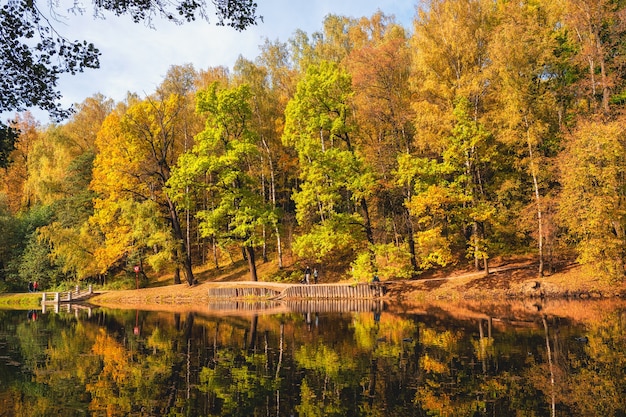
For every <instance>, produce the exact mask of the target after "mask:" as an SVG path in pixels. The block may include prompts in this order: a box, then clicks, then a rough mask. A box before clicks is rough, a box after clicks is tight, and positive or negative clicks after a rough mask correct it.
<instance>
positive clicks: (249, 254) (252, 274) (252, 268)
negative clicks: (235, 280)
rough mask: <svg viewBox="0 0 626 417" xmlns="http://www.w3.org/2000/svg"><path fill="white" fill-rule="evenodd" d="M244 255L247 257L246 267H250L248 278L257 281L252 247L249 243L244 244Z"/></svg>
mask: <svg viewBox="0 0 626 417" xmlns="http://www.w3.org/2000/svg"><path fill="white" fill-rule="evenodd" d="M244 249H245V251H246V255H247V256H246V257H247V258H248V267H249V268H250V279H251V280H252V281H258V280H259V279H258V277H257V274H256V262H255V260H254V248H253V247H252V246H250V245H246V246H245V248H244Z"/></svg>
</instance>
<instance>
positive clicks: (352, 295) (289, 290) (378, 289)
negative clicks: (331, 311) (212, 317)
mask: <svg viewBox="0 0 626 417" xmlns="http://www.w3.org/2000/svg"><path fill="white" fill-rule="evenodd" d="M384 294H385V286H384V284H382V283H375V284H365V283H361V284H317V285H303V284H294V285H290V286H288V287H286V288H285V289H283V290H282V291H280V290H277V289H273V288H266V287H262V286H258V285H255V286H245V284H242V286H230V287H215V288H209V289H208V296H209V298H210V299H229V300H241V299H254V298H264V299H269V300H300V299H305V300H310V299H314V300H342V299H373V298H379V297H382V296H383V295H384Z"/></svg>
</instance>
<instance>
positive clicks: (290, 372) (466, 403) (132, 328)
mask: <svg viewBox="0 0 626 417" xmlns="http://www.w3.org/2000/svg"><path fill="white" fill-rule="evenodd" d="M13 320H15V319H13ZM42 320H45V325H44V324H43V323H42ZM529 324H530V325H529V326H528V327H526V328H517V329H515V331H510V329H508V331H505V330H507V326H505V325H503V324H502V323H499V324H498V326H495V327H494V324H493V323H492V321H491V320H490V319H488V318H486V319H472V320H465V321H463V320H454V321H452V320H448V319H446V318H445V317H444V318H442V317H432V316H426V315H425V316H413V317H408V316H404V317H400V316H395V315H388V314H383V315H382V316H378V315H373V314H355V315H353V314H348V313H346V314H333V315H309V316H306V315H296V314H290V315H283V316H250V317H220V318H207V317H202V316H195V315H193V314H184V315H172V314H164V313H159V314H156V313H151V314H148V313H141V312H135V311H129V312H104V311H101V312H100V313H98V314H96V315H94V316H93V317H92V318H91V319H90V320H76V319H75V318H67V317H63V316H56V315H46V317H44V318H40V320H39V321H37V322H33V321H21V322H16V324H14V325H13V327H11V326H10V324H9V323H8V322H5V323H4V324H3V325H2V328H1V329H2V332H1V333H0V335H2V338H3V339H1V341H2V342H4V343H15V345H16V346H19V355H20V357H19V362H20V364H21V366H22V368H23V371H24V375H31V376H32V378H29V377H26V378H22V379H19V378H15V377H14V376H11V377H8V375H13V374H9V373H8V372H7V371H6V369H5V368H6V366H5V365H3V366H0V375H2V376H3V379H2V380H3V388H4V389H3V390H2V391H3V394H2V397H1V398H2V401H3V402H2V405H3V408H4V409H6V410H9V409H10V410H11V411H5V413H7V414H6V415H56V414H63V415H67V416H73V415H94V416H97V415H109V416H129V415H178V414H180V415H204V416H210V415H225V416H250V415H258V414H264V415H276V416H282V415H292V414H294V415H301V416H318V415H319V416H321V415H327V416H332V415H337V416H339V415H342V416H344V415H346V416H347V415H354V416H379V415H380V416H383V415H394V416H414V415H415V416H422V415H441V416H443V415H454V416H481V415H485V416H486V415H512V414H516V413H517V415H545V416H549V415H559V416H563V415H603V416H618V415H624V412H625V410H626V404H625V403H624V402H625V401H626V400H625V398H626V395H625V394H626V393H624V389H625V388H624V387H626V371H625V369H626V366H625V365H626V363H625V359H624V352H625V351H626V346H625V344H626V334H625V332H626V330H625V329H624V316H623V315H622V314H621V313H617V312H616V313H613V314H606V315H605V317H604V318H603V320H601V321H598V322H595V323H593V324H589V325H587V326H586V327H585V328H584V329H582V330H584V332H583V333H581V332H580V331H576V329H573V327H572V325H571V324H570V323H566V322H564V321H562V320H559V319H556V318H552V317H548V316H544V317H542V316H537V317H536V320H535V322H534V323H529ZM5 339H6V342H5ZM15 361H18V359H16V360H15ZM5 375H6V376H7V377H5ZM7 407H10V408H7ZM20 410H21V411H20ZM24 410H28V412H26V411H24ZM261 410H262V411H261ZM0 415H4V414H1V413H0Z"/></svg>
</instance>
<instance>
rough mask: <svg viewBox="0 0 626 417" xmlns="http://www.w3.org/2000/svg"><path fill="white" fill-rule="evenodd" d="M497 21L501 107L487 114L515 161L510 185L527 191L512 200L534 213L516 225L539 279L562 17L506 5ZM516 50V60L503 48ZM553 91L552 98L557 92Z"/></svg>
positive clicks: (547, 6) (549, 7) (540, 6)
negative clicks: (534, 254) (524, 233)
mask: <svg viewBox="0 0 626 417" xmlns="http://www.w3.org/2000/svg"><path fill="white" fill-rule="evenodd" d="M498 16H499V22H498V25H497V29H496V30H495V33H494V36H493V38H492V43H491V45H490V57H491V61H492V65H491V71H492V72H493V80H494V85H496V88H495V89H494V90H495V91H494V92H493V96H494V99H495V101H496V102H497V103H498V104H499V105H498V106H497V107H496V108H495V109H494V111H493V112H492V113H491V118H492V120H493V123H494V125H495V126H497V127H498V139H499V141H500V142H501V143H503V144H504V146H506V148H507V149H509V150H510V152H513V153H514V155H515V157H516V162H515V163H514V164H511V165H513V166H514V167H515V168H516V174H513V175H510V179H509V183H517V184H520V185H521V187H511V188H521V189H522V190H525V191H524V192H523V194H522V195H519V196H517V198H515V200H516V201H515V203H513V205H516V204H520V205H524V206H525V207H524V208H523V209H521V210H520V211H522V213H523V212H530V213H532V215H530V216H524V215H517V216H515V217H517V218H519V219H521V221H520V223H518V224H517V225H516V227H517V228H518V229H521V230H524V229H526V230H528V229H530V230H533V229H534V231H533V232H532V233H531V234H532V236H534V237H535V240H536V242H537V251H538V258H539V268H538V274H539V276H543V274H544V264H545V262H544V260H545V259H546V253H547V251H546V246H547V243H548V242H547V238H548V237H549V233H548V230H550V227H549V226H550V224H549V218H550V216H548V214H549V213H550V212H551V210H550V208H551V207H550V206H549V204H548V202H549V199H548V198H545V194H547V193H548V192H549V181H551V180H552V181H554V175H553V174H554V173H553V172H550V171H551V169H550V167H551V166H552V165H553V164H551V163H550V160H549V159H548V158H549V157H551V156H554V154H555V153H556V151H555V149H556V146H557V144H558V137H559V135H558V128H559V126H558V111H559V108H558V103H557V100H558V98H559V97H558V89H557V88H556V87H557V83H558V82H559V78H560V77H559V76H558V71H557V68H558V66H559V65H560V64H561V61H562V60H561V59H559V58H558V57H557V56H556V53H555V51H557V50H558V45H557V36H556V35H558V30H555V28H558V27H559V26H558V24H557V22H558V20H559V18H560V17H561V16H562V13H561V11H560V10H559V6H558V3H556V4H555V3H554V2H543V3H542V2H520V3H515V2H508V3H503V4H502V5H501V6H500V9H499V13H498ZM510 49H512V50H516V51H519V53H516V54H515V55H514V56H512V55H511V54H509V53H508V52H507V50H510ZM555 93H556V94H555ZM528 217H531V218H532V219H533V220H534V222H535V226H534V227H533V226H532V225H530V226H527V225H526V224H525V222H524V219H526V218H528Z"/></svg>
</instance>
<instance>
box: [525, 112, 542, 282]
mask: <svg viewBox="0 0 626 417" xmlns="http://www.w3.org/2000/svg"><path fill="white" fill-rule="evenodd" d="M526 126H527V128H528V127H529V126H528V121H527V122H526ZM526 135H527V139H528V140H527V142H528V156H529V158H530V174H531V175H532V178H533V189H534V194H535V204H536V206H537V233H538V234H539V236H538V238H537V246H538V248H537V249H538V250H539V271H538V274H539V277H543V272H544V253H543V212H542V209H541V196H540V195H539V182H538V181H537V172H536V171H537V170H536V168H535V162H534V153H533V146H532V143H531V141H530V132H529V131H528V130H527V133H526Z"/></svg>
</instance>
